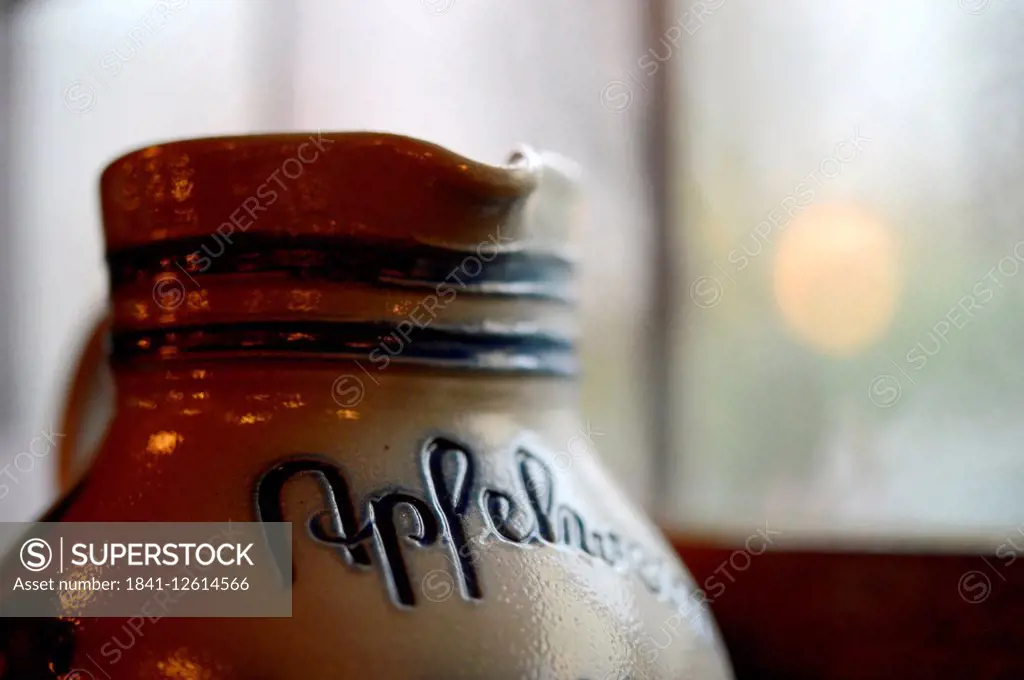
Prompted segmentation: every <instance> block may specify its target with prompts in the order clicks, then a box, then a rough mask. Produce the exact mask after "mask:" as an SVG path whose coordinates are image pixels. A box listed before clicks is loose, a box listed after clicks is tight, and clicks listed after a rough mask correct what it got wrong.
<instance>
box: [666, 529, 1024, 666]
mask: <svg viewBox="0 0 1024 680" xmlns="http://www.w3.org/2000/svg"><path fill="white" fill-rule="evenodd" d="M674 544H675V547H676V549H677V550H678V552H679V553H680V554H681V555H682V557H683V559H684V560H685V562H686V564H687V566H688V567H689V568H690V571H691V572H692V573H693V576H694V578H695V579H696V580H697V583H698V584H703V583H705V581H706V580H707V579H709V578H711V577H712V576H713V575H714V574H715V572H716V570H719V575H718V577H717V578H718V579H719V581H721V582H722V583H724V584H725V586H726V587H725V590H724V591H721V589H720V588H716V592H718V593H719V596H718V597H716V598H714V599H713V602H712V609H713V611H714V614H715V617H716V619H717V621H718V625H719V627H720V628H721V631H722V634H723V636H724V638H725V642H726V645H727V646H728V648H729V653H730V656H731V657H732V661H733V665H734V668H735V672H736V677H737V680H750V679H752V678H757V679H759V680H766V679H771V680H812V679H813V680H830V679H832V678H837V679H838V678H844V679H846V678H929V679H930V680H943V679H945V678H949V679H950V680H953V679H956V680H964V679H967V678H970V679H971V680H974V679H976V678H1015V679H1019V678H1024V560H1022V561H1021V562H1020V563H1016V559H1015V555H1013V554H1010V553H1007V552H1005V551H1004V552H1001V553H1000V554H1001V555H1002V557H1001V558H997V557H996V556H995V555H984V556H983V555H950V554H946V555H942V554H930V555H929V554H884V553H864V552H810V551H781V550H779V551H775V550H769V551H768V552H766V553H764V554H763V555H760V556H757V557H754V558H753V559H752V560H751V561H750V563H749V567H747V568H746V569H745V570H743V571H742V572H737V570H735V569H732V570H729V571H730V575H731V576H732V578H733V580H732V581H730V580H729V579H727V578H724V577H723V574H724V573H725V570H723V569H722V565H723V564H728V561H729V558H730V555H731V554H732V553H733V550H732V549H731V548H721V547H712V546H709V545H706V544H696V543H690V542H686V541H683V540H680V539H677V540H676V541H674ZM737 562H738V563H739V564H744V565H745V564H746V562H745V561H737ZM709 597H710V595H709Z"/></svg>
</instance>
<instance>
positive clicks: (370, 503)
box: [0, 133, 730, 680]
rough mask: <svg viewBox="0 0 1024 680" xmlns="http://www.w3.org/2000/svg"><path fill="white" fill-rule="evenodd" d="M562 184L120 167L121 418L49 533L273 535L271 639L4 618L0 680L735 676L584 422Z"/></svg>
mask: <svg viewBox="0 0 1024 680" xmlns="http://www.w3.org/2000/svg"><path fill="white" fill-rule="evenodd" d="M573 174H574V170H573V167H572V165H571V164H569V163H568V162H567V161H564V160H562V159H560V158H559V157H556V156H552V155H548V154H541V153H536V152H534V151H531V150H528V149H524V150H521V151H519V152H517V153H515V154H514V155H513V156H512V157H511V159H510V160H509V162H508V164H507V165H506V166H503V167H496V166H489V165H484V164H481V163H478V162H474V161H471V160H468V159H466V158H462V157H460V156H457V155H455V154H453V153H451V152H449V151H447V150H445V149H442V148H440V147H437V146H434V145H431V144H428V143H425V142H421V141H417V140H414V139H410V138H406V137H400V136H394V135H388V134H371V133H337V134H321V133H311V134H288V135H272V136H248V137H225V138H216V139H200V140H187V141H179V142H172V143H167V144H161V145H157V146H151V147H148V148H143V149H139V150H137V151H133V152H131V153H128V154H126V155H124V156H122V157H120V158H118V159H116V160H115V161H113V162H112V163H111V164H110V165H109V166H108V167H107V168H106V170H105V171H104V172H103V174H102V179H101V195H102V208H103V218H104V229H105V236H106V244H107V259H108V265H109V270H110V283H111V286H110V289H111V313H110V316H109V322H108V324H107V325H104V326H102V327H101V328H102V332H101V333H98V334H97V335H96V336H95V339H94V341H93V342H92V350H91V352H92V355H94V356H100V355H101V354H102V353H101V352H100V349H99V348H100V347H101V346H102V343H101V342H100V339H102V338H103V337H106V336H107V333H108V331H109V364H110V367H111V370H112V373H113V377H114V383H115V386H116V396H115V408H114V415H113V418H112V420H111V422H110V425H109V428H108V429H107V431H106V434H105V437H104V438H103V439H102V443H101V444H100V445H99V446H98V448H97V450H96V451H95V452H94V453H93V454H92V455H91V456H89V457H88V458H82V460H88V463H87V464H81V463H80V462H79V461H78V460H77V459H76V456H83V455H84V454H83V453H82V452H77V453H76V452H75V451H74V450H73V447H72V449H70V450H69V451H68V452H67V454H66V456H65V459H64V461H63V466H62V470H63V475H64V477H65V481H67V482H68V485H69V487H70V488H69V489H68V492H67V493H66V495H65V497H64V498H63V499H62V500H61V501H60V502H59V503H58V504H57V505H56V506H55V507H54V508H53V510H52V511H51V512H50V514H49V515H48V517H47V518H46V519H48V520H50V521H62V522H110V521H133V522H154V521H164V522H185V521H189V522H200V521H211V522H212V521H227V520H233V521H257V522H258V521H263V522H267V521H285V522H292V523H293V527H294V532H293V539H292V542H293V544H292V558H291V559H292V564H293V567H292V568H293V577H292V588H293V590H292V616H291V617H290V618H238V619H229V618H221V619H186V618H170V617H168V618H163V619H160V621H159V623H158V624H156V626H155V627H153V628H152V630H151V632H150V633H149V634H142V635H140V634H138V631H135V632H134V633H133V632H132V629H131V628H130V627H128V626H126V625H125V623H126V622H125V620H124V619H112V618H91V619H86V618H82V619H59V620H44V621H38V620H32V621H28V620H13V621H12V620H7V621H4V622H3V628H4V630H3V632H2V638H3V639H0V649H2V650H3V651H2V652H0V677H2V678H5V679H6V678H13V679H17V680H25V679H34V678H66V677H74V678H76V680H77V679H78V678H82V679H85V678H89V677H96V678H102V677H107V678H110V679H111V680H128V679H132V680H135V679H140V680H141V679H156V678H189V679H195V680H199V679H202V680H293V679H295V680H298V679H302V680H309V679H311V678H317V679H324V680H326V679H327V678H332V679H339V680H340V679H342V678H396V679H397V678H402V679H405V678H426V679H433V678H437V679H442V678H443V679H446V680H451V679H454V678H488V679H490V680H499V679H504V678H559V679H565V680H582V679H590V680H604V679H612V678H615V679H625V678H650V679H652V680H653V679H663V680H669V679H675V678H693V679H700V680H719V679H725V678H729V677H730V671H729V666H728V661H727V659H726V656H725V653H724V651H723V649H722V647H721V645H720V642H719V640H718V637H717V633H716V629H715V626H714V623H713V621H712V619H711V614H710V612H708V611H707V608H706V607H705V606H703V605H702V603H701V601H700V597H699V596H700V593H699V591H697V590H696V587H695V585H694V584H693V582H692V581H691V579H690V577H689V575H688V574H687V572H686V570H685V568H684V567H683V566H682V565H681V564H680V563H679V561H678V559H677V558H676V556H675V554H674V553H673V551H672V550H671V548H670V547H669V546H668V545H667V544H666V543H665V541H664V540H663V539H662V537H661V536H660V534H659V532H658V531H657V529H656V528H655V527H654V526H653V525H652V523H651V522H650V521H649V520H648V519H647V518H645V516H644V515H643V513H642V512H640V511H639V510H638V509H637V508H636V507H634V506H633V505H632V504H631V503H630V502H629V501H628V500H627V498H626V497H625V496H624V495H623V493H622V492H621V491H619V489H618V488H617V487H616V484H615V482H614V480H612V479H610V478H609V475H608V474H607V473H606V471H605V470H604V469H603V468H602V465H601V464H600V462H599V461H598V459H597V457H596V455H595V452H594V449H593V446H592V441H593V437H592V436H590V435H591V432H590V431H589V425H588V423H587V422H586V421H585V420H584V419H582V418H581V416H580V413H579V410H578V398H577V397H578V392H577V390H578V386H577V382H576V373H577V366H576V355H575V349H574V348H575V338H574V335H575V320H574V299H575V291H574V288H573V273H574V261H573V255H572V244H573V233H572V232H573V230H574V229H575V228H576V225H575V223H576V222H577V221H578V219H579V210H577V207H578V206H577V203H578V196H577V193H576V190H575V186H574V177H573ZM75 400H76V401H77V400H78V398H77V397H75ZM76 409H78V407H77V406H76V407H73V408H72V413H73V414H74V413H75V412H76ZM76 417H77V416H72V418H71V421H72V422H73V421H74V420H75V418H76ZM72 439H73V438H72ZM26 639H32V640H34V642H33V643H31V644H28V643H25V640H26ZM17 640H21V643H20V644H15V643H14V641H17ZM112 641H113V642H115V643H116V645H115V646H111V644H112ZM114 652H116V661H114V658H113V657H114ZM76 669H77V670H76Z"/></svg>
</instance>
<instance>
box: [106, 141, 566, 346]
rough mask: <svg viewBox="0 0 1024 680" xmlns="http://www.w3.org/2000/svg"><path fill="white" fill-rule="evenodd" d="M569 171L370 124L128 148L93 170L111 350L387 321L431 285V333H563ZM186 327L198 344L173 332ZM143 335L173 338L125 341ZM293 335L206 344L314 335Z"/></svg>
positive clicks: (526, 153) (550, 161)
mask: <svg viewBox="0 0 1024 680" xmlns="http://www.w3.org/2000/svg"><path fill="white" fill-rule="evenodd" d="M574 173H575V170H574V168H572V167H571V165H569V164H568V163H567V162H566V161H564V160H563V159H560V158H559V157H557V156H551V155H548V154H544V155H541V154H537V153H535V152H533V151H531V150H529V149H521V150H519V151H517V152H515V153H514V154H513V155H512V156H511V158H510V160H509V164H508V165H507V166H492V165H487V164H483V163H479V162H475V161H471V160H469V159H467V158H463V157H461V156H459V155H457V154H454V153H452V152H450V151H447V150H445V149H443V148H441V147H439V146H436V145H434V144H429V143H427V142H423V141H419V140H415V139H412V138H409V137H403V136H398V135H392V134H383V133H369V132H355V133H323V132H316V133H302V134H279V135H257V136H240V137H219V138H210V139H197V140H186V141H177V142H169V143H165V144H158V145H155V146H150V147H146V148H143V149H139V150H136V151H132V152H130V153H127V154H125V155H123V156H121V157H120V158H118V159H116V160H114V161H113V162H112V163H110V165H109V166H108V167H107V168H106V169H105V170H104V172H103V174H102V178H101V201H102V209H103V219H104V228H105V235H106V242H107V258H108V264H109V270H110V277H111V291H112V300H113V323H112V326H113V332H114V339H115V358H116V356H117V355H118V354H123V353H124V352H125V351H128V350H131V351H144V352H156V353H158V354H160V355H164V356H167V355H173V354H176V353H177V352H178V351H179V350H181V349H187V348H188V347H189V343H191V344H192V345H193V347H192V349H195V348H196V346H198V345H202V344H204V343H205V344H206V345H209V344H210V342H209V340H210V332H211V329H210V328H209V325H210V324H220V325H223V324H238V323H243V322H251V321H253V320H257V319H258V320H263V321H272V322H300V321H306V322H308V321H323V322H328V321H330V322H334V323H337V322H354V321H362V322H366V321H369V322H385V323H398V322H400V320H401V319H402V318H404V317H405V316H407V315H408V313H409V311H410V310H411V309H413V308H414V307H416V305H417V304H418V301H420V300H422V299H423V297H424V294H425V292H426V291H428V290H431V289H434V288H437V286H438V285H439V282H443V281H446V280H447V281H449V282H452V281H457V282H458V284H459V294H460V299H459V300H458V302H457V304H452V305H444V306H443V307H442V308H441V309H439V310H438V312H437V314H438V316H437V321H438V322H439V324H440V325H445V326H453V325H454V326H460V325H461V326H467V325H474V324H475V325H479V324H482V323H484V322H487V323H497V324H500V325H502V324H503V325H504V326H506V327H512V326H517V325H518V327H520V328H521V327H522V324H524V323H527V322H529V323H533V324H539V328H541V329H542V330H547V331H558V332H560V333H561V332H564V331H567V330H568V327H569V325H568V324H567V316H566V314H565V311H566V308H567V304H566V303H568V302H571V299H572V293H571V291H572V288H571V280H572V256H571V252H570V250H569V243H570V234H569V229H570V225H571V224H573V222H574V221H576V217H575V216H574V215H573V213H575V212H576V207H577V201H576V200H575V199H574V198H573V197H574V196H575V195H576V194H575V192H574V191H573V189H572V186H573V184H574V183H573V175H574ZM463 293H465V295H463ZM199 326H205V327H206V330H205V331H203V333H205V335H204V336H203V337H199V336H198V335H196V334H193V336H192V337H191V338H189V337H185V335H183V330H184V329H187V328H196V327H199ZM154 329H162V330H163V331H164V332H165V333H171V334H172V335H173V337H170V338H168V337H157V336H153V335H146V334H142V335H140V334H139V333H140V332H142V331H152V330H154ZM293 330H294V331H295V332H294V333H293V334H292V336H291V337H292V339H291V340H289V339H288V336H283V337H276V338H275V339H273V341H272V342H271V341H270V340H268V339H267V337H265V335H264V336H259V337H258V338H256V339H255V340H254V339H253V338H252V337H251V336H245V337H234V338H232V339H223V338H221V340H220V341H219V342H220V343H221V344H222V345H223V344H225V343H232V342H242V343H249V344H250V346H251V345H252V344H253V343H255V344H256V345H259V346H264V348H265V349H268V350H270V349H273V348H272V347H270V345H274V344H275V343H276V344H277V345H280V344H282V343H295V342H297V343H300V344H301V343H306V342H310V343H313V344H311V345H310V347H311V348H313V346H314V344H315V343H316V342H319V341H321V340H323V338H321V337H319V336H318V335H317V333H316V332H315V329H310V328H307V329H302V328H295V329H293ZM129 331H130V332H134V333H135V335H125V333H126V332H129ZM305 331H309V332H308V333H306V334H305V335H303V333H305ZM314 341H315V342H314ZM267 343H269V344H267Z"/></svg>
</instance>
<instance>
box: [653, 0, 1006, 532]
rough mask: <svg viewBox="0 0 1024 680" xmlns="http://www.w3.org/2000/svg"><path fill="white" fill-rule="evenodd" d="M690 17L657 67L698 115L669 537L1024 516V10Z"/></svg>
mask: <svg viewBox="0 0 1024 680" xmlns="http://www.w3.org/2000/svg"><path fill="white" fill-rule="evenodd" d="M712 8H714V9H713V11H712ZM674 19H676V20H678V24H677V25H678V26H679V27H681V28H682V29H683V30H682V31H672V29H671V28H669V30H668V31H666V39H665V41H664V42H663V43H661V44H658V45H655V46H654V48H653V49H654V50H655V51H656V52H657V53H658V54H657V55H655V57H656V59H658V60H659V61H657V62H656V63H659V64H661V62H660V60H661V59H665V61H664V66H665V67H667V68H670V69H672V79H673V82H674V84H675V94H674V96H675V98H676V99H675V101H674V103H675V104H676V105H677V106H678V111H679V113H680V115H679V124H678V126H677V128H676V133H677V134H676V139H675V140H674V144H675V146H674V149H675V152H676V157H677V163H676V167H675V175H674V177H673V181H674V193H675V197H676V199H677V204H676V210H675V221H676V225H675V226H676V232H675V234H676V236H677V237H678V238H677V257H678V261H679V262H680V263H681V266H682V268H683V271H684V272H685V274H684V275H682V276H680V277H678V280H677V283H676V290H675V294H676V296H677V300H678V302H679V308H680V313H679V316H678V319H677V323H676V324H675V328H674V331H673V333H674V337H673V341H674V343H675V347H676V348H677V351H678V352H679V355H678V356H677V359H678V360H677V361H676V370H677V373H676V375H675V388H676V389H675V399H676V400H677V401H676V403H677V409H678V410H679V411H680V412H681V417H680V418H679V419H678V421H677V422H676V423H674V435H673V436H674V440H675V444H676V447H675V450H676V451H678V455H677V457H676V460H675V461H674V462H675V465H674V468H673V469H674V481H675V490H674V493H673V494H672V498H671V499H670V507H671V511H672V514H673V516H674V518H675V519H677V520H679V521H684V520H685V521H688V522H697V523H716V524H718V525H723V524H726V525H729V524H734V523H744V522H746V523H747V524H748V525H749V522H751V521H757V522H760V521H763V520H764V519H765V518H769V519H770V520H772V521H774V522H775V523H776V524H777V525H779V526H785V527H792V528H802V529H805V530H808V531H814V532H818V531H823V532H828V533H832V532H837V531H846V530H858V529H861V528H864V527H870V528H871V530H872V531H879V532H888V533H905V532H917V533H924V534H932V535H934V534H940V533H946V532H951V531H954V530H955V531H962V530H970V529H981V528H983V527H988V528H992V527H996V526H1003V525H1006V524H1009V523H1010V522H1012V521H1014V519H1019V517H1020V516H1021V513H1022V512H1024V500H1022V498H1021V495H1020V492H1019V481H1020V480H1021V479H1024V449H1022V448H1021V442H1022V441H1024V437H1022V432H1021V424H1020V423H1021V418H1020V415H1019V414H1020V413H1021V407H1022V406H1024V389H1022V388H1021V384H1022V381H1021V377H1022V376H1024V360H1022V359H1021V355H1020V351H1019V347H1020V346H1021V339H1022V338H1024V314H1021V312H1020V309H1021V308H1022V303H1024V275H1019V274H1021V272H1020V270H1021V267H1022V263H1024V228H1022V225H1024V220H1022V211H1024V195H1022V192H1021V191H1020V188H1019V187H1021V186H1022V180H1024V177H1022V175H1024V164H1022V162H1021V161H1020V160H1019V151H1018V150H1019V148H1020V147H1021V144H1022V142H1024V123H1022V120H1024V119H1022V118H1021V116H1020V111H1021V105H1022V100H1024V79H1022V78H1021V77H1020V73H1021V70H1022V69H1024V66H1022V64H1024V61H1022V60H1021V58H1020V56H1021V55H1019V54H1016V50H1018V49H1020V47H1019V45H1021V44H1024V43H1022V40H1021V39H1022V38H1024V22H1022V19H1024V5H1017V4H1016V3H1011V2H1001V1H998V0H996V1H989V0H960V2H959V3H957V2H952V1H950V2H933V1H930V0H906V1H904V2H900V3H897V4H893V3H889V2H885V1H883V0H830V1H829V2H820V1H817V0H788V1H786V2H773V3H761V2H756V1H754V0H729V1H728V2H722V1H718V0H704V2H698V3H696V4H691V3H690V2H686V1H685V0H684V2H682V3H679V4H678V5H677V7H676V16H675V17H674ZM677 32H678V33H679V34H680V35H679V36H678V39H676V40H675V41H673V40H672V38H673V36H674V35H675V34H676V33H677ZM673 55H677V56H676V57H675V58H672V56H673ZM666 57H668V58H666Z"/></svg>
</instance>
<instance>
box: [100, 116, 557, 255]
mask: <svg viewBox="0 0 1024 680" xmlns="http://www.w3.org/2000/svg"><path fill="white" fill-rule="evenodd" d="M538 170H539V168H538V165H537V162H536V157H535V156H534V155H533V154H532V153H531V152H530V151H522V152H518V153H516V154H515V155H514V156H513V158H512V160H511V162H510V165H509V166H507V167H495V166H490V165H485V164H482V163H478V162H475V161H471V160H469V159H467V158H463V157H461V156H458V155H456V154H454V153H452V152H450V151H447V150H446V149H444V148H442V147H439V146H436V145H434V144H430V143H427V142H423V141H419V140H415V139H412V138H409V137H403V136H399V135H391V134H383V133H369V132H356V133H322V132H317V133H313V134H280V135H255V136H242V137H219V138H210V139H196V140H187V141H177V142H169V143H166V144H158V145H155V146H150V147H146V148H143V149H139V150H136V151H132V152H130V153H127V154H125V155H123V156H121V157H120V158H118V159H116V160H115V161H113V162H111V163H110V165H109V166H108V167H107V168H106V169H105V171H104V172H103V176H102V179H101V193H102V205H103V219H104V225H105V230H106V238H107V247H108V249H109V250H111V251H117V250H121V249H124V248H129V247H133V246H139V245H147V244H152V243H154V242H159V241H168V240H173V239H187V238H192V237H202V236H207V235H209V234H210V232H211V231H214V230H216V229H220V228H222V227H223V229H224V231H225V232H226V233H228V234H230V233H231V232H232V230H233V231H234V232H239V233H241V232H248V233H255V234H266V235H271V234H272V235H277V236H311V235H317V236H344V237H359V238H362V239H369V240H382V241H391V240H394V241H405V242H409V241H414V242H421V243H434V244H443V245H447V246H468V245H475V244H476V243H478V242H479V241H480V239H481V238H484V237H486V235H487V234H488V233H490V232H492V231H493V230H494V229H495V227H496V226H498V225H503V226H508V227H509V228H510V229H511V230H512V232H513V233H509V234H508V235H509V236H511V237H513V238H515V239H516V240H517V241H520V240H523V239H527V238H529V236H530V234H528V233H526V231H525V229H524V228H525V226H526V223H524V222H522V221H521V220H518V219H516V213H517V211H519V210H521V208H522V204H523V201H524V199H525V198H526V197H527V196H528V195H529V194H530V193H531V191H532V190H533V189H534V188H535V187H536V185H537V180H538V177H537V173H538Z"/></svg>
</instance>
